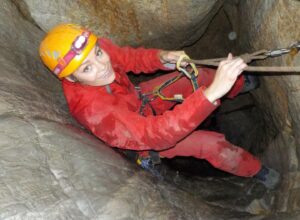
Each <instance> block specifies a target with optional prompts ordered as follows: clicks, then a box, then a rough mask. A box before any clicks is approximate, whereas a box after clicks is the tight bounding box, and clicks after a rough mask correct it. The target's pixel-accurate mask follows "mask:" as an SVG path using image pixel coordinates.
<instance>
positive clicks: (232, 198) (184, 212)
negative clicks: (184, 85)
mask: <svg viewBox="0 0 300 220" xmlns="http://www.w3.org/2000/svg"><path fill="white" fill-rule="evenodd" d="M220 8H221V10H220V11H218V10H219V9H220ZM214 16H215V17H214ZM299 16H300V2H299V1H296V0H288V1H284V0H274V1H259V0H251V1H250V0H243V1H236V0H235V1H221V0H219V1H217V0H214V1H210V0H193V1H168V0H163V1H150V0H146V1H142V0H139V1H133V0H132V1H131V0H128V1H106V0H105V1H103V0H101V1H100V0H97V1H92V0H89V1H81V0H76V1H67V0H62V1H50V0H47V1H42V0H1V2H0V46H1V53H0V63H1V74H0V79H1V80H0V83H1V87H0V91H1V92H0V100H1V102H0V127H1V129H0V151H1V154H0V167H1V169H0V177H1V178H0V219H76V220H77V219H252V220H257V219H299V218H300V214H299V212H300V205H299V204H300V203H299V198H300V191H299V180H300V175H299V156H300V153H299V152H300V151H299V143H300V135H299V129H300V128H299V124H300V121H299V120H300V117H299V114H298V110H299V107H300V106H299V103H300V99H299V88H298V87H299V85H300V84H299V82H300V78H299V75H271V76H268V74H264V75H263V76H261V77H260V81H261V87H260V89H258V90H256V91H255V92H253V93H251V95H252V96H253V98H254V103H255V105H256V106H255V108H256V109H259V111H258V110H255V111H252V109H251V110H249V111H250V114H248V113H247V111H244V112H240V111H239V112H237V113H236V114H234V112H232V113H230V117H227V118H224V119H222V120H221V121H222V122H224V123H225V124H226V125H227V124H228V125H229V124H232V125H231V127H230V126H229V128H228V130H227V132H228V136H232V138H233V139H234V138H236V139H235V140H236V141H237V142H238V143H240V144H241V145H243V144H244V146H246V147H247V148H249V149H250V150H251V149H252V151H254V152H256V153H257V154H258V156H259V157H261V158H262V159H263V161H264V162H265V163H266V164H268V165H269V166H272V167H274V168H276V169H277V170H279V171H280V172H281V174H282V176H283V181H282V184H281V186H280V188H279V189H277V190H275V191H271V192H265V190H264V189H263V188H262V186H261V185H259V184H257V183H256V182H255V181H254V180H252V179H245V178H239V177H232V176H228V175H227V176H226V175H225V176H223V177H191V176H188V175H182V174H181V173H178V172H174V171H173V170H171V169H167V171H166V172H167V176H166V177H167V178H166V179H165V180H164V181H158V180H157V179H155V178H154V177H152V176H151V175H150V174H149V173H146V172H144V171H143V170H141V169H139V168H138V167H136V165H134V164H132V163H130V162H129V161H127V160H125V159H124V158H123V157H121V155H119V154H118V153H116V152H115V151H114V150H112V149H111V148H109V147H107V146H105V145H104V144H103V143H102V142H101V141H99V140H98V139H96V138H94V137H93V136H91V135H90V134H88V133H87V132H86V131H84V130H83V129H82V128H81V127H80V125H78V124H77V123H76V122H75V121H74V120H73V119H72V118H71V117H70V115H69V114H68V110H67V106H66V103H65V101H64V98H63V95H62V91H61V87H60V83H59V81H58V80H57V79H55V78H54V77H53V76H52V75H51V74H50V73H49V72H48V71H47V70H46V68H45V67H44V66H43V65H42V64H41V62H40V59H39V56H38V50H37V48H38V45H39V42H40V40H41V39H42V37H43V35H44V34H45V33H44V31H47V30H49V28H51V27H52V26H54V25H55V24H57V23H60V22H73V23H80V24H83V25H85V26H87V27H90V28H91V29H92V30H95V31H97V33H98V34H99V35H100V36H106V37H110V38H112V39H113V40H114V41H115V42H117V43H119V44H131V45H141V44H143V45H146V46H151V47H161V48H172V49H174V48H182V47H184V46H189V45H191V44H193V43H195V42H196V41H197V42H196V44H194V45H193V46H190V47H188V48H186V49H187V50H188V51H191V53H192V54H193V56H197V57H204V56H205V55H204V52H205V51H207V54H206V56H214V55H215V56H223V55H226V53H227V52H228V50H231V49H232V50H233V51H234V52H235V53H244V52H246V51H247V52H248V51H255V50H259V49H262V48H277V47H284V46H287V45H289V44H290V43H291V42H293V41H295V40H299V29H298V28H297V25H298V23H299V21H300V17H299ZM213 17H214V19H213V20H212V18H213ZM241 18H243V19H241ZM149 21H150V22H149ZM209 24H211V26H209V27H208V25H209ZM207 27H208V29H207ZM232 31H234V32H235V33H236V34H237V35H236V36H237V38H236V39H228V37H227V36H228V34H229V33H231V32H232ZM226 37H227V38H226ZM199 39H200V40H199ZM225 39H226V40H225ZM212 43H213V44H212ZM215 48H216V49H215ZM299 57H300V56H299V55H296V56H292V55H288V56H286V57H284V58H277V59H272V60H268V61H264V62H263V63H257V64H261V65H265V64H266V65H300V58H299ZM248 96H249V95H248ZM248 96H247V97H248ZM248 98H249V97H248ZM237 102H238V100H237ZM241 102H243V101H241ZM228 106H230V104H229V105H228ZM237 106H239V104H238V103H237ZM228 108H229V109H230V108H231V107H227V110H228ZM224 111H226V106H225V110H224ZM256 112H259V114H262V116H263V122H264V123H263V124H259V125H260V126H258V127H255V129H257V130H258V131H257V132H254V131H253V130H251V132H250V133H247V129H251V126H250V125H251V123H249V124H248V122H249V121H250V120H252V123H253V122H255V120H258V119H260V118H259V117H258V116H257V115H255V114H256ZM248 117H250V119H249V118H248ZM254 119H255V120H254ZM237 120H238V121H239V122H240V123H241V125H240V124H238V123H233V122H235V121H237ZM260 122H261V123H262V121H260ZM242 123H245V124H246V123H247V126H244V128H243V129H240V130H239V132H240V133H239V134H237V133H235V132H231V131H230V130H229V129H231V130H232V129H236V127H238V126H242V125H243V124H242ZM222 129H223V130H224V132H225V133H226V128H225V127H224V126H223V127H222ZM247 134H249V135H248V136H247ZM237 135H238V136H239V137H236V136H237ZM255 136H256V137H257V139H256V142H255V140H253V139H255V138H251V137H255ZM241 137H244V138H241ZM243 142H244V143H243ZM255 145H256V146H255Z"/></svg>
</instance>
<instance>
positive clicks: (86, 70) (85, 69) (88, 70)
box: [83, 65, 92, 73]
mask: <svg viewBox="0 0 300 220" xmlns="http://www.w3.org/2000/svg"><path fill="white" fill-rule="evenodd" d="M91 69H92V66H91V65H87V66H86V67H84V69H83V72H84V73H87V72H90V71H91Z"/></svg>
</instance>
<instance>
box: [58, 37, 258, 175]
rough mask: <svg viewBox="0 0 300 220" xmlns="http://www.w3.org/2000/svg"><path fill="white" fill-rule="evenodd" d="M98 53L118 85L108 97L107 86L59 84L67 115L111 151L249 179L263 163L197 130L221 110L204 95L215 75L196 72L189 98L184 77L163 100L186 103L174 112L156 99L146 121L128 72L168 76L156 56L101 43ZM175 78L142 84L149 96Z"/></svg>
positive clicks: (238, 84) (215, 135) (237, 87)
mask: <svg viewBox="0 0 300 220" xmlns="http://www.w3.org/2000/svg"><path fill="white" fill-rule="evenodd" d="M98 43H99V45H100V47H101V48H102V49H103V50H104V51H106V52H107V53H108V55H109V56H110V59H111V63H112V67H113V69H114V71H115V74H116V79H115V81H114V82H113V83H111V84H110V88H111V93H110V92H108V91H107V88H106V87H105V86H88V85H82V84H80V83H73V82H70V81H68V80H63V81H62V84H63V89H64V94H65V97H66V100H67V102H68V105H69V110H70V112H71V114H72V115H73V117H75V118H76V119H77V121H78V122H79V123H81V124H82V125H83V126H85V127H86V128H87V129H88V130H90V131H91V132H92V133H93V134H94V135H96V136H97V137H98V138H100V139H101V140H103V141H104V142H105V143H106V144H108V145H109V146H112V147H117V148H122V149H131V150H137V151H146V150H155V151H159V152H160V153H159V154H160V156H162V157H167V158H172V157H175V156H193V157H196V158H200V159H206V160H207V161H209V162H210V163H211V164H212V165H213V166H214V167H216V168H219V169H221V170H224V171H227V172H229V173H232V174H235V175H238V176H253V175H255V174H256V173H257V172H258V171H259V169H260V168H261V163H260V161H259V160H258V159H256V158H255V157H254V156H253V155H251V154H250V153H248V152H247V151H245V150H243V149H242V148H239V147H237V146H234V145H233V144H231V143H229V142H228V141H226V140H225V138H224V135H223V134H219V133H216V132H211V131H200V130H196V131H195V129H196V128H197V127H198V126H199V124H200V123H201V122H202V121H203V120H204V119H206V117H207V116H209V115H210V114H211V113H212V112H213V111H214V110H215V109H216V108H217V107H218V105H219V104H220V101H218V103H217V104H216V105H214V104H212V103H211V102H209V101H208V100H207V98H206V97H205V95H204V94H203V89H204V88H205V87H206V86H208V85H209V84H210V83H211V82H212V80H213V78H214V74H215V70H212V69H207V68H203V69H200V70H199V77H198V79H199V85H200V86H201V87H200V88H199V89H198V90H197V91H196V92H193V89H192V85H191V82H190V80H189V79H187V78H186V77H183V78H181V79H180V80H179V81H177V82H175V83H174V84H172V85H170V86H168V87H167V88H165V89H164V90H163V93H164V94H165V95H166V96H173V95H174V94H182V95H183V97H184V98H185V100H184V101H183V103H181V104H177V105H176V106H175V107H174V108H173V109H172V110H169V109H170V108H171V107H173V106H174V102H169V101H162V100H160V99H159V98H157V99H155V100H154V101H153V102H151V104H152V106H153V107H154V109H155V111H156V113H157V115H156V116H154V115H152V114H151V111H150V108H149V109H145V116H142V115H140V114H139V108H140V106H141V100H139V98H138V95H137V92H136V89H135V88H134V85H133V84H132V83H131V82H130V81H129V79H128V77H127V74H126V73H127V72H130V71H132V72H133V73H136V74H139V73H141V72H143V73H153V72H155V71H157V70H158V69H163V70H167V68H166V67H164V66H163V65H162V64H161V62H160V60H159V57H158V53H159V50H157V49H145V48H136V49H135V48H131V47H118V46H117V45H115V44H113V43H112V42H111V41H110V40H108V39H105V38H101V39H99V41H98ZM176 74H178V72H173V73H169V74H165V75H163V76H160V77H157V78H155V79H153V80H150V81H148V82H143V83H141V84H140V87H141V89H142V92H143V93H146V92H150V91H152V90H153V88H154V87H155V86H157V85H160V84H161V83H162V82H165V81H166V80H167V79H169V78H170V77H173V76H175V75H176ZM243 83H244V81H243V77H240V78H239V79H238V80H237V82H236V84H235V85H234V87H233V88H232V90H231V91H230V92H229V93H228V94H227V97H230V98H232V97H234V96H236V95H237V94H238V92H239V91H240V89H241V88H242V86H243Z"/></svg>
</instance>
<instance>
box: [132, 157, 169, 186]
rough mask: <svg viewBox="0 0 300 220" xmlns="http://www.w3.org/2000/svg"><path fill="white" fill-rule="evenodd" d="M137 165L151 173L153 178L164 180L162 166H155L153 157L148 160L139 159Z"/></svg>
mask: <svg viewBox="0 0 300 220" xmlns="http://www.w3.org/2000/svg"><path fill="white" fill-rule="evenodd" d="M137 164H138V165H140V166H141V167H142V168H143V169H145V170H147V171H148V172H150V173H151V174H152V175H153V176H155V177H157V178H158V179H160V180H163V179H164V177H163V174H162V173H161V172H160V166H161V164H160V163H158V164H155V162H154V160H153V159H152V158H151V157H148V158H139V159H138V160H137Z"/></svg>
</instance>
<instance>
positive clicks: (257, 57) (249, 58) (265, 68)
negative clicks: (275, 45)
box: [183, 41, 300, 72]
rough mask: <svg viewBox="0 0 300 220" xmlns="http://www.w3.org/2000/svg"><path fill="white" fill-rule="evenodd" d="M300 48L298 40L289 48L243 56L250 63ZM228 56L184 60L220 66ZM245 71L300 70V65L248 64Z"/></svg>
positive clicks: (290, 52) (289, 52) (292, 53)
mask: <svg viewBox="0 0 300 220" xmlns="http://www.w3.org/2000/svg"><path fill="white" fill-rule="evenodd" d="M299 50H300V41H297V42H295V43H293V44H291V45H290V46H289V47H287V48H280V49H274V50H259V51H257V52H254V53H251V54H248V53H246V54H243V55H241V56H239V57H241V58H242V59H243V60H244V62H245V63H250V62H252V61H253V60H264V59H266V58H272V57H278V56H282V55H285V54H290V55H291V56H295V55H296V54H297V53H298V52H299ZM225 59H226V57H223V58H216V59H204V60H193V59H184V60H183V61H185V62H189V63H194V64H197V65H203V66H219V63H220V62H221V61H222V60H225ZM244 71H250V72H300V66H247V67H246V68H245V69H244Z"/></svg>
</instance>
